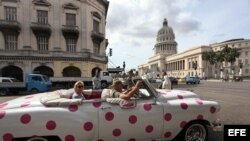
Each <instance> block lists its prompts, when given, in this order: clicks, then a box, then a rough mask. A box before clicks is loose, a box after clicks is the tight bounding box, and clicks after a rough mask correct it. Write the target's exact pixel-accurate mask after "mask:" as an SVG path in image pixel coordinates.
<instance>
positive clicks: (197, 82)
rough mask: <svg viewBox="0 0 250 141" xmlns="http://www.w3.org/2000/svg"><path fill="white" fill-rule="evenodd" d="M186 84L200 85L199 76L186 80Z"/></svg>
mask: <svg viewBox="0 0 250 141" xmlns="http://www.w3.org/2000/svg"><path fill="white" fill-rule="evenodd" d="M186 84H200V79H199V77H197V76H189V77H187V79H186Z"/></svg>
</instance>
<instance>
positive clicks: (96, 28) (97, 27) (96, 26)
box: [93, 20, 100, 32]
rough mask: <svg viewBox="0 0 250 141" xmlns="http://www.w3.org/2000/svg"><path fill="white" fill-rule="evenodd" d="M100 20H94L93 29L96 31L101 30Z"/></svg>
mask: <svg viewBox="0 0 250 141" xmlns="http://www.w3.org/2000/svg"><path fill="white" fill-rule="evenodd" d="M99 24H100V23H99V22H98V21H96V20H94V22H93V28H94V29H93V30H94V31H96V32H99Z"/></svg>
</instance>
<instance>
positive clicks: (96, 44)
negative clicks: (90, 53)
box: [94, 43, 100, 54]
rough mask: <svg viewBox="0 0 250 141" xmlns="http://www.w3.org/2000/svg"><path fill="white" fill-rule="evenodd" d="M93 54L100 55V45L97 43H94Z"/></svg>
mask: <svg viewBox="0 0 250 141" xmlns="http://www.w3.org/2000/svg"><path fill="white" fill-rule="evenodd" d="M94 54H100V45H99V44H98V43H94Z"/></svg>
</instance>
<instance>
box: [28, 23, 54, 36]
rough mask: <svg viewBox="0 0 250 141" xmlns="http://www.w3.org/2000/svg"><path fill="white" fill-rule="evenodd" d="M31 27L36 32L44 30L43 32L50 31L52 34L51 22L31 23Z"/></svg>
mask: <svg viewBox="0 0 250 141" xmlns="http://www.w3.org/2000/svg"><path fill="white" fill-rule="evenodd" d="M30 28H31V29H32V31H33V32H34V33H35V34H36V33H39V32H43V33H44V32H45V33H48V34H49V35H50V34H51V26H50V24H41V23H31V26H30Z"/></svg>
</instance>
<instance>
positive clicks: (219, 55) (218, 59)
mask: <svg viewBox="0 0 250 141" xmlns="http://www.w3.org/2000/svg"><path fill="white" fill-rule="evenodd" d="M215 61H216V62H217V63H218V64H219V65H218V66H219V68H220V77H221V78H222V77H223V65H222V63H223V62H224V53H223V52H222V51H217V52H216V53H215Z"/></svg>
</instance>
